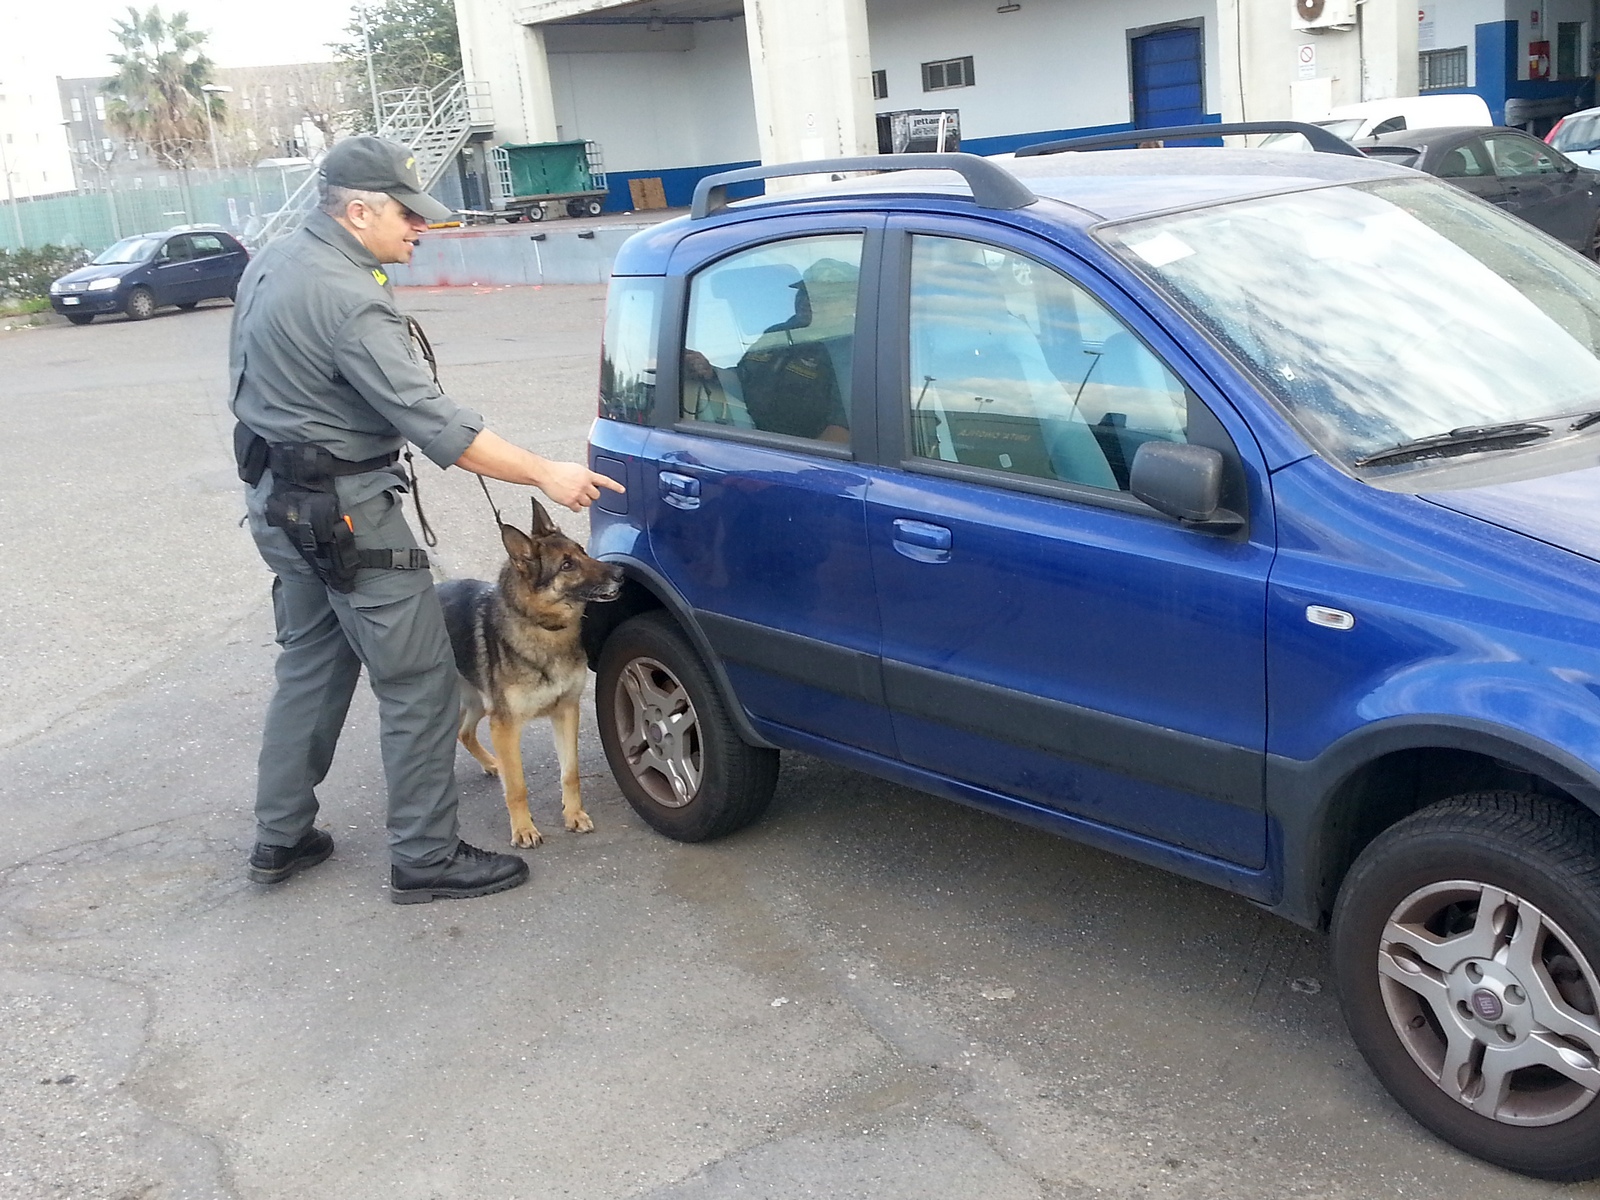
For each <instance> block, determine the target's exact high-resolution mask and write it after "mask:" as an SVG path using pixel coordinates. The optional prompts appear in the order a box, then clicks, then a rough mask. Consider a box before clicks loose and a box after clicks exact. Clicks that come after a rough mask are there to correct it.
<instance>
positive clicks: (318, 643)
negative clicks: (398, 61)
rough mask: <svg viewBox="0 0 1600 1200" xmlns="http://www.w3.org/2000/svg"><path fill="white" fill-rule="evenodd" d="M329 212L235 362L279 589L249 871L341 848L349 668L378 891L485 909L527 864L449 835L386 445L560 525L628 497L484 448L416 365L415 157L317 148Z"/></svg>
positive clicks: (263, 297)
mask: <svg viewBox="0 0 1600 1200" xmlns="http://www.w3.org/2000/svg"><path fill="white" fill-rule="evenodd" d="M321 176H322V178H321V181H320V182H321V188H322V193H321V203H320V205H319V209H318V211H316V212H313V213H312V214H311V215H310V216H309V217H308V218H307V220H306V223H305V225H304V227H303V228H301V229H299V230H297V231H296V232H294V233H292V234H290V235H288V236H286V237H283V238H280V239H278V240H276V241H274V242H272V243H271V244H269V245H268V246H267V247H266V249H264V250H263V251H262V252H261V253H260V254H259V255H257V256H256V257H255V259H254V260H252V262H251V263H250V266H249V267H248V268H247V269H246V271H245V273H244V277H243V278H242V279H241V280H240V281H239V291H238V307H237V308H236V310H235V312H234V320H233V334H232V342H231V347H230V354H229V368H230V373H231V382H232V393H231V407H232V409H233V413H234V415H235V416H236V417H237V418H238V419H239V423H240V424H239V429H238V431H237V432H236V438H235V443H236V449H237V451H238V455H239V464H240V475H241V476H242V477H243V478H244V479H245V480H246V482H247V483H249V484H250V488H249V493H248V508H249V514H250V530H251V533H252V534H253V535H254V537H255V541H256V546H257V548H258V549H259V550H260V552H261V557H262V558H263V559H265V560H266V563H267V565H268V566H269V567H270V568H271V569H272V571H273V573H274V575H275V576H276V578H275V579H274V581H273V585H272V605H273V612H274V615H275V616H276V618H277V627H278V639H277V640H278V644H279V646H280V647H281V648H282V650H281V653H280V654H279V656H278V661H277V668H276V674H277V690H276V692H275V693H274V695H273V697H272V702H271V705H270V706H269V707H268V710H267V719H266V728H265V731H264V733H263V735H262V745H261V760H260V775H259V780H258V784H257V792H256V822H257V825H256V829H257V832H256V846H255V850H254V852H253V853H252V854H251V856H250V863H249V875H250V878H251V879H253V880H255V881H256V882H259V883H281V882H283V881H284V880H286V879H288V878H289V876H290V875H292V874H294V872H296V871H298V870H301V869H303V868H306V867H310V866H315V865H316V864H317V863H320V862H322V861H323V860H324V859H326V858H327V857H328V856H329V855H330V854H331V853H332V852H333V839H332V838H331V837H330V836H329V835H328V834H327V833H325V832H323V831H322V830H318V829H315V828H313V827H312V822H313V820H314V819H315V817H316V814H317V798H316V795H315V792H314V789H315V788H316V786H317V785H318V784H319V783H321V782H322V779H323V777H324V776H325V775H326V774H327V772H328V768H329V766H330V764H331V763H332V761H333V752H334V747H335V745H336V744H337V742H338V738H339V731H340V728H341V727H342V726H343V724H344V718H345V713H346V710H347V709H348V708H349V704H350V698H351V696H352V694H353V693H354V691H355V685H356V680H357V678H358V676H359V675H360V672H361V668H362V667H363V666H365V667H366V669H367V674H368V676H369V678H370V680H371V685H372V690H373V692H374V693H375V694H376V695H377V697H378V705H379V713H380V719H381V723H382V752H383V767H384V774H385V776H386V778H387V782H388V791H389V818H388V827H389V850H390V857H391V861H392V866H391V870H390V897H391V899H393V900H394V901H395V902H396V903H415V902H419V901H427V900H432V899H433V898H434V897H436V896H448V897H465V896H482V895H488V894H489V893H491V892H498V891H503V890H505V889H507V888H512V887H516V886H517V885H518V884H520V883H522V882H523V881H524V880H525V879H527V877H528V866H527V863H526V862H524V861H523V860H522V859H521V858H519V857H517V856H515V855H510V854H494V853H490V852H489V851H486V850H479V849H477V848H476V847H473V846H469V845H468V844H467V843H465V842H463V841H462V840H461V839H460V837H459V836H458V834H457V822H456V787H455V737H456V725H457V714H458V704H459V700H458V693H457V683H456V668H455V661H454V658H453V657H452V654H451V650H450V640H449V637H448V636H447V635H446V633H445V627H444V619H443V616H442V614H441V612H440V609H439V602H438V599H437V598H436V596H435V594H434V589H433V581H432V578H431V576H430V575H429V572H428V570H427V556H426V554H425V553H423V551H422V550H420V549H419V548H418V546H417V543H416V540H415V538H414V537H413V536H412V533H411V529H410V527H409V526H408V525H407V523H406V521H405V517H404V515H403V513H402V510H401V499H400V493H401V492H402V491H404V490H405V486H406V476H405V472H404V470H403V469H402V468H401V467H399V466H398V465H397V463H396V460H397V458H398V452H399V451H400V449H401V448H402V447H403V446H404V445H405V444H406V443H407V442H411V443H413V444H414V445H416V446H417V447H419V448H420V449H421V451H422V453H423V454H424V455H425V456H427V457H428V458H430V459H432V460H433V461H434V462H435V463H437V464H438V465H439V466H440V467H448V466H450V465H451V464H452V463H454V464H455V465H457V466H461V467H464V468H466V469H467V470H469V471H475V472H477V473H478V474H481V475H487V476H490V477H491V478H494V479H500V480H504V481H506V482H508V483H520V484H527V485H531V486H534V487H538V488H540V489H541V490H542V491H543V492H544V493H545V494H546V495H547V496H549V497H550V498H551V499H552V500H554V501H555V502H556V503H558V504H561V505H565V506H566V507H567V508H570V509H573V510H574V511H577V510H580V509H581V508H583V507H584V506H586V505H588V504H589V503H591V502H592V501H593V500H594V499H596V498H597V497H598V496H599V494H600V493H599V490H598V489H599V488H602V487H606V488H611V489H613V490H616V491H620V490H621V487H620V486H619V485H618V484H616V483H615V482H614V481H612V480H611V479H608V478H607V477H605V476H603V475H597V474H595V473H593V472H591V471H590V470H588V469H587V468H586V467H584V466H581V465H579V464H577V463H562V462H551V461H549V460H548V459H544V458H541V457H539V456H538V455H536V454H532V453H530V452H529V451H526V450H523V449H520V448H519V447H517V446H514V445H512V444H511V443H509V442H507V441H505V440H503V439H501V438H499V437H496V436H495V435H494V434H493V433H491V432H489V431H488V430H486V429H485V428H484V427H483V418H482V417H481V416H480V415H479V414H477V413H475V412H472V411H470V410H468V409H465V408H462V407H460V406H459V405H457V404H456V403H455V402H454V401H452V400H450V399H449V397H447V396H445V395H444V394H443V393H442V392H441V391H440V390H439V388H438V386H437V385H436V384H435V382H434V380H433V377H432V374H431V373H430V372H429V371H428V370H427V369H426V368H425V367H424V366H423V365H422V364H421V363H420V362H419V361H418V358H417V353H416V350H415V349H414V347H413V343H412V340H411V337H410V333H409V330H408V329H407V327H406V324H405V321H404V318H403V317H401V315H400V313H399V312H398V311H397V310H396V308H395V305H394V298H393V295H392V291H391V288H390V285H389V281H388V276H387V275H386V274H385V273H384V270H383V265H384V264H385V263H395V262H400V263H404V262H409V261H410V259H411V253H412V249H413V247H414V246H415V244H416V241H417V239H418V237H419V236H420V234H421V232H422V231H423V230H424V229H426V228H427V222H428V221H430V220H432V221H442V220H445V219H447V218H448V217H449V216H450V213H449V210H448V209H446V208H445V207H444V206H443V205H441V204H440V203H439V202H438V201H436V200H434V199H433V198H432V197H430V196H428V195H427V194H426V193H424V192H423V191H422V189H421V187H420V186H419V183H418V180H417V177H416V173H415V170H414V167H413V160H412V158H411V156H410V154H409V152H408V151H407V150H406V149H405V148H404V147H402V146H399V145H396V144H395V143H393V142H387V141H383V140H381V139H379V138H375V137H351V138H346V139H345V140H343V141H341V142H339V143H337V144H336V145H335V146H334V147H333V149H332V150H330V151H329V152H328V155H327V157H326V158H325V159H324V160H323V163H322V168H321Z"/></svg>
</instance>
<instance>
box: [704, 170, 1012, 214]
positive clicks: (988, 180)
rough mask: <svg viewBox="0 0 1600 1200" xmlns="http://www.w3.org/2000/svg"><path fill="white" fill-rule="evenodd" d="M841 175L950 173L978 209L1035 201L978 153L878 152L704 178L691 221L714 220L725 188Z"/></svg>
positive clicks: (723, 203) (725, 200)
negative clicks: (963, 182)
mask: <svg viewBox="0 0 1600 1200" xmlns="http://www.w3.org/2000/svg"><path fill="white" fill-rule="evenodd" d="M844 171H872V172H876V173H880V174H881V173H886V172H889V171H954V172H955V173H956V174H958V175H960V176H961V177H962V178H963V179H965V180H966V181H967V186H968V187H970V188H971V189H972V199H973V201H974V203H976V204H977V205H978V206H979V207H980V208H998V209H1007V210H1009V209H1015V208H1026V207H1027V206H1028V205H1030V204H1033V203H1034V202H1035V201H1037V200H1038V199H1039V197H1037V196H1035V195H1034V194H1033V193H1032V192H1030V191H1029V190H1028V188H1027V186H1026V185H1025V184H1023V183H1022V182H1021V181H1020V180H1019V179H1018V178H1017V177H1016V176H1015V175H1013V174H1011V173H1010V172H1009V171H1007V170H1005V169H1004V168H1003V167H999V166H996V165H995V164H994V163H992V162H990V161H989V160H988V159H985V158H979V157H978V156H977V155H976V154H878V155H873V156H871V157H863V158H827V159H821V160H818V161H813V162H791V163H763V164H762V165H761V166H759V167H743V168H741V169H739V170H737V171H722V172H720V173H719V174H716V175H707V176H706V177H705V178H704V179H702V180H701V181H700V182H699V183H697V184H696V185H695V189H694V201H693V202H692V203H691V204H690V206H689V219H690V220H692V221H699V220H701V219H703V218H705V217H710V216H714V215H715V214H717V213H719V212H721V211H722V210H723V209H724V208H726V207H727V206H728V185H729V184H731V183H749V182H750V181H752V180H755V179H779V178H782V177H784V176H786V175H837V174H840V173H841V172H844Z"/></svg>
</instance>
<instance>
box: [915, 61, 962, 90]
mask: <svg viewBox="0 0 1600 1200" xmlns="http://www.w3.org/2000/svg"><path fill="white" fill-rule="evenodd" d="M972 82H973V80H972V56H971V55H970V54H969V55H967V57H965V58H947V59H944V60H942V61H940V62H926V63H923V64H922V90H923V91H925V92H942V91H945V90H946V89H948V88H961V87H971V86H972Z"/></svg>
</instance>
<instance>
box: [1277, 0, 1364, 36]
mask: <svg viewBox="0 0 1600 1200" xmlns="http://www.w3.org/2000/svg"><path fill="white" fill-rule="evenodd" d="M1290 23H1291V24H1292V25H1293V26H1294V27H1295V28H1296V29H1354V28H1355V26H1356V0H1294V17H1293V18H1292V20H1291V22H1290Z"/></svg>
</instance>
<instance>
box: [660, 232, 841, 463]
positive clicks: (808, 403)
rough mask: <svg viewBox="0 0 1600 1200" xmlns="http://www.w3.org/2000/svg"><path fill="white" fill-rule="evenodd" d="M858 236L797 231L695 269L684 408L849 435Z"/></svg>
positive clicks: (785, 430) (819, 436) (729, 419)
mask: <svg viewBox="0 0 1600 1200" xmlns="http://www.w3.org/2000/svg"><path fill="white" fill-rule="evenodd" d="M861 244H862V235H861V234H845V235H835V236H826V237H806V238H794V239H791V240H789V241H784V242H774V243H771V244H768V245H765V246H759V247H757V248H755V249H753V250H746V251H743V252H742V253H739V254H735V255H732V256H730V257H728V258H725V259H722V260H721V261H719V262H717V263H715V264H714V265H712V266H710V267H707V268H706V269H705V270H703V271H701V272H700V273H699V274H698V275H696V276H695V277H694V279H693V280H692V281H691V283H690V286H689V320H688V324H687V326H686V328H685V336H684V349H683V359H682V370H681V374H682V383H683V396H682V401H681V405H680V409H679V413H680V416H681V418H682V419H683V420H686V421H703V422H707V423H710V424H715V425H722V426H727V427H730V428H735V429H749V430H755V431H759V432H763V433H779V434H785V435H787V436H789V437H798V438H811V439H815V440H820V441H825V442H839V443H847V442H849V440H850V377H851V369H852V365H853V361H854V346H855V324H856V293H857V286H858V278H859V275H860V270H861Z"/></svg>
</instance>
